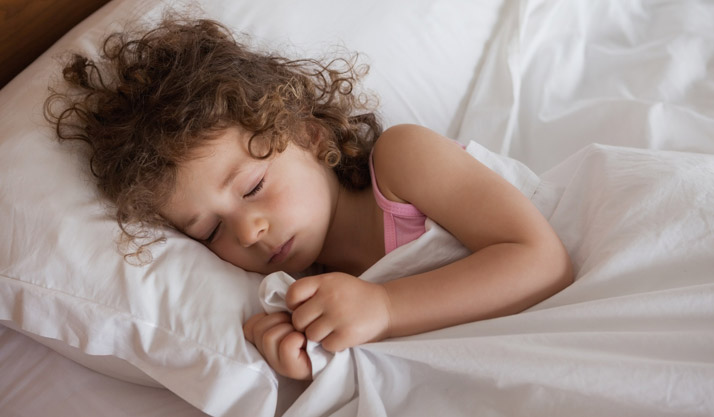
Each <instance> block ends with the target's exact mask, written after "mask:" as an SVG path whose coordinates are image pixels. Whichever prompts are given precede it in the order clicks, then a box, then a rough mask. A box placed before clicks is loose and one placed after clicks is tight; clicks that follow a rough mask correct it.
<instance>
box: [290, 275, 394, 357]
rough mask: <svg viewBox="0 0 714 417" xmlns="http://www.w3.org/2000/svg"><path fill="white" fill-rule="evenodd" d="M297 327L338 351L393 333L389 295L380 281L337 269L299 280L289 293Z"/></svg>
mask: <svg viewBox="0 0 714 417" xmlns="http://www.w3.org/2000/svg"><path fill="white" fill-rule="evenodd" d="M285 301H286V303H287V306H288V308H290V309H291V310H293V316H292V324H293V326H294V327H295V330H297V331H301V332H304V333H305V336H307V338H308V339H310V340H313V341H316V342H320V343H322V347H323V348H325V349H326V350H328V351H330V352H337V351H340V350H343V349H347V348H349V347H352V346H356V345H359V344H361V343H366V342H370V341H376V340H381V339H384V338H385V337H387V336H388V333H389V323H390V316H389V314H390V313H389V296H388V295H387V290H386V289H385V288H384V287H383V286H382V285H379V284H373V283H370V282H366V281H362V280H361V279H359V278H356V277H354V276H352V275H348V274H344V273H340V272H336V273H328V274H322V275H314V276H311V277H306V278H302V279H299V280H297V281H295V282H294V283H293V284H292V285H291V286H290V288H288V292H287V295H286V297H285Z"/></svg>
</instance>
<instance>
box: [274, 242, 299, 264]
mask: <svg viewBox="0 0 714 417" xmlns="http://www.w3.org/2000/svg"><path fill="white" fill-rule="evenodd" d="M294 239H295V237H291V238H290V239H289V240H288V241H287V242H285V243H283V244H282V245H281V246H280V247H279V248H278V249H277V250H276V251H275V252H273V255H272V256H271V257H270V259H269V260H268V263H269V264H275V263H279V262H282V261H284V260H285V258H287V256H288V254H290V249H291V248H292V246H293V240H294Z"/></svg>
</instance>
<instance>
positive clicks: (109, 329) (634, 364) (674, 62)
mask: <svg viewBox="0 0 714 417" xmlns="http://www.w3.org/2000/svg"><path fill="white" fill-rule="evenodd" d="M49 3H50V2H42V1H33V2H28V3H27V4H28V5H32V7H36V8H35V9H32V8H31V7H30V8H26V9H23V8H21V7H20V6H18V4H20V3H17V2H14V3H13V2H4V4H2V3H0V5H2V7H3V8H2V9H0V10H1V11H2V12H3V13H4V15H3V16H2V18H3V19H6V20H7V19H11V18H15V19H16V20H15V21H13V23H12V25H13V26H12V28H18V27H26V25H24V24H23V22H20V23H18V21H17V19H20V20H22V19H26V20H27V21H28V22H35V24H34V25H31V26H29V27H33V28H34V29H33V30H34V31H36V32H37V33H36V34H34V33H29V35H27V36H29V37H30V38H32V37H33V36H36V37H37V39H39V40H42V42H46V41H45V40H44V39H46V38H47V36H50V35H48V34H47V31H46V30H44V28H43V27H44V26H45V25H38V24H37V22H36V19H35V18H36V15H35V14H33V13H35V12H27V10H42V13H43V14H42V15H43V16H47V15H50V16H51V15H52V13H57V15H60V14H62V7H63V6H62V5H61V4H62V2H56V3H55V5H54V6H53V5H50V4H49ZM99 3H101V2H97V1H85V2H81V1H80V2H73V3H72V4H75V5H77V9H74V10H76V11H77V12H76V14H75V15H76V18H77V19H80V17H82V13H89V12H91V11H92V10H95V9H96V8H97V7H98V6H99ZM84 6H86V7H84ZM52 7H55V9H52ZM45 8H49V9H45ZM167 8H171V9H173V10H178V11H183V12H186V13H192V14H194V15H197V16H205V17H210V18H215V19H218V20H220V21H222V22H224V23H225V24H227V25H229V26H230V27H231V28H233V29H234V30H235V31H236V33H237V34H238V36H249V38H247V37H246V38H244V39H249V40H250V42H251V43H252V44H254V45H256V46H257V47H261V48H266V49H271V50H278V51H280V52H281V53H284V54H287V55H291V56H311V57H320V56H322V55H324V54H325V53H333V52H335V51H337V52H338V53H339V52H340V51H345V50H347V51H357V52H359V53H360V54H361V58H360V59H361V61H362V62H364V63H366V64H369V65H370V68H371V70H370V74H369V75H368V76H367V78H366V80H365V85H364V88H365V89H367V90H369V91H374V92H376V93H377V94H378V95H379V97H380V113H381V115H382V116H383V119H384V123H385V125H386V126H390V125H393V124H398V123H418V124H422V125H425V126H427V127H430V128H431V129H434V130H436V131H438V132H440V133H442V134H445V135H447V136H449V137H451V138H454V139H456V140H458V141H460V142H461V143H463V144H464V145H465V146H466V149H467V151H469V152H470V153H471V154H472V155H473V156H474V157H475V158H478V159H479V160H481V161H483V162H485V163H487V164H489V165H490V166H491V167H492V168H493V169H494V170H496V171H497V172H499V173H500V174H501V175H503V176H504V177H505V178H506V179H508V180H509V181H511V182H512V183H514V184H516V185H517V186H518V187H519V188H520V189H521V190H522V191H523V192H524V193H526V194H528V195H529V196H530V197H532V199H533V200H534V202H536V204H537V206H538V208H539V209H540V210H541V211H542V212H543V213H544V215H546V217H547V218H548V219H549V221H550V222H551V224H552V225H553V227H554V228H555V229H556V231H557V232H558V233H559V235H560V237H561V239H562V240H563V242H564V243H565V245H566V247H567V248H568V251H569V253H570V255H571V257H572V259H573V262H574V265H575V268H576V280H575V283H574V284H573V285H571V286H570V287H568V288H567V289H565V290H564V291H562V292H560V293H558V294H556V295H555V296H553V297H551V298H549V299H548V300H545V301H543V302H542V303H539V304H538V305H536V306H534V307H532V308H530V309H528V310H526V311H525V312H523V313H520V314H517V315H513V316H507V317H501V318H497V319H492V320H486V321H481V322H475V323H468V324H464V325H461V326H455V327H453V328H448V329H442V330H439V331H435V332H429V333H425V334H422V335H416V336H412V337H407V338H399V339H391V340H386V341H383V342H380V343H372V344H367V345H363V346H359V347H355V348H352V349H349V350H346V351H343V352H339V353H337V354H329V353H327V352H325V351H323V350H321V348H320V347H319V346H316V345H311V346H309V351H310V355H311V359H312V360H313V365H314V368H315V369H314V381H313V382H312V383H310V384H306V383H302V382H295V381H290V380H287V379H284V378H281V377H279V376H278V375H276V374H275V373H274V372H273V371H272V370H271V369H270V368H269V367H268V366H267V364H266V363H265V361H263V360H262V358H261V357H260V355H259V354H258V352H257V351H256V350H255V349H254V348H253V347H252V346H251V345H250V344H248V343H247V342H246V341H245V339H244V338H243V335H242V330H241V324H242V322H243V321H244V320H245V318H247V317H249V316H250V315H252V314H254V313H256V312H258V311H263V310H271V309H272V310H275V309H281V308H283V307H284V306H283V303H282V297H283V296H284V292H285V288H286V286H287V285H289V282H290V278H289V277H285V276H281V275H271V276H269V277H263V276H260V275H258V274H252V273H247V272H244V271H241V270H239V269H238V268H236V267H234V266H232V265H228V264H226V263H225V262H223V261H221V260H220V259H218V258H217V257H215V256H214V255H213V254H212V253H210V252H209V251H208V250H207V249H205V248H204V247H202V246H201V245H200V244H198V243H197V242H194V241H192V240H190V239H187V238H184V237H182V236H180V235H178V234H177V233H175V232H172V231H170V230H169V231H166V233H167V235H168V240H167V242H166V243H164V244H161V245H159V246H158V247H156V248H154V250H153V251H152V254H153V256H154V260H153V262H151V263H150V264H148V265H139V266H137V265H130V264H127V263H126V262H124V260H123V258H122V256H121V254H120V253H119V251H118V249H117V236H118V228H117V225H116V222H115V221H114V219H113V218H112V216H111V207H108V205H107V204H106V203H105V202H103V201H102V200H101V198H99V197H98V195H97V192H96V191H95V190H94V189H93V184H92V178H91V175H89V173H88V172H87V170H86V168H84V166H83V164H82V161H81V159H80V158H79V157H77V152H76V149H75V148H73V146H72V145H60V144H58V143H57V142H56V141H54V140H53V137H54V136H53V131H52V130H51V128H50V127H49V125H48V123H47V122H46V121H45V120H44V118H43V115H42V114H43V113H42V109H43V102H44V99H45V97H46V96H47V93H48V90H47V88H48V85H55V84H56V82H57V79H58V76H59V75H58V74H59V68H60V65H61V62H62V59H63V57H64V56H66V55H65V54H66V52H67V51H79V50H81V51H84V52H86V53H90V54H93V53H96V51H97V46H98V42H99V39H101V38H102V37H103V36H105V35H107V34H109V33H111V32H112V31H115V30H120V29H122V28H126V27H133V26H132V25H136V24H140V23H141V22H151V21H155V20H157V19H159V18H160V17H161V15H162V13H163V12H164V11H165V10H166V9H167ZM18 10H24V12H22V13H20V12H18ZM37 13H39V12H37ZM7 21H10V20H7ZM10 27H11V26H10V25H7V26H5V28H10ZM5 28H3V30H6V29H5ZM13 31H15V32H16V29H13ZM244 34H246V35H244ZM15 35H16V36H17V35H18V33H15ZM19 36H20V37H21V38H22V39H23V40H22V42H29V43H27V44H28V45H29V44H32V42H33V39H30V40H27V39H24V37H25V34H24V33H20V34H19ZM6 39H12V38H11V37H10V36H9V35H8V34H7V33H4V34H2V40H3V41H4V43H3V44H2V48H3V49H6V48H15V49H17V48H18V45H25V43H22V44H20V43H18V42H20V41H19V40H16V41H12V40H11V41H5V40H6ZM15 39H18V38H15ZM38 42H39V41H38ZM713 45H714V3H712V2H710V1H708V0H602V1H590V0H520V1H518V0H417V1H413V0H390V1H381V0H365V1H362V2H350V1H346V0H339V1H336V0H332V1H328V0H305V1H301V2H291V1H288V0H264V1H260V2H257V1H249V0H200V1H191V2H178V1H176V2H171V1H164V0H149V1H145V0H112V1H109V2H106V4H104V5H103V6H102V7H101V8H100V9H99V10H97V11H95V12H94V13H92V14H91V15H90V16H89V17H87V18H86V19H84V20H82V21H81V22H77V24H76V25H75V26H74V27H73V28H72V29H71V30H69V31H68V32H67V33H66V34H64V36H62V37H61V39H59V40H58V41H57V42H56V43H54V44H53V45H52V46H51V47H50V48H49V49H48V50H46V51H45V52H44V53H43V54H42V55H41V56H39V57H37V58H36V59H35V60H34V62H32V64H30V65H29V66H27V67H26V68H24V70H22V71H21V72H20V73H19V74H18V75H17V76H14V78H12V80H11V81H10V82H9V83H7V84H6V85H5V86H4V87H3V88H2V90H0V132H3V133H2V134H1V135H0V232H2V237H3V238H2V239H0V414H1V415H3V416H5V415H7V416H23V417H25V416H26V417H30V416H38V415H51V416H59V417H61V416H83V415H86V416H94V415H102V416H109V417H114V416H129V415H130V416H142V417H143V416H154V417H161V416H172V417H173V416H203V415H210V416H273V415H284V416H355V415H359V416H432V415H448V416H452V415H480V416H514V415H529V416H558V415H577V416H602V415H616V416H648V417H650V416H674V415H676V416H711V415H714V273H713V272H712V271H714V46H713ZM2 56H14V55H12V53H11V52H7V51H5V50H4V51H3V55H2ZM5 71H6V74H3V76H5V79H10V78H11V77H13V75H14V72H12V71H13V70H12V68H10V66H8V67H7V68H6V69H5ZM8 71H9V72H8ZM463 250H464V248H463V247H461V246H460V245H459V244H458V242H455V241H454V239H453V238H452V237H451V236H450V235H448V233H446V232H444V231H443V230H442V229H440V227H439V226H438V225H437V224H434V223H429V224H428V231H427V233H426V234H425V235H424V236H422V237H421V238H419V239H417V240H416V241H415V242H412V243H411V244H409V245H406V246H404V247H402V248H399V249H398V250H396V251H394V252H392V253H390V255H389V256H387V257H385V258H384V259H382V260H380V261H379V262H378V263H377V264H375V266H374V267H372V268H370V269H369V270H368V271H366V272H365V274H364V275H363V276H362V278H363V279H367V280H374V281H379V280H386V279H390V278H391V277H393V276H396V275H397V274H399V273H404V272H405V271H409V270H419V269H424V268H430V267H433V266H434V265H438V264H439V263H443V262H447V261H448V260H450V259H452V258H454V257H458V256H461V255H462V254H463Z"/></svg>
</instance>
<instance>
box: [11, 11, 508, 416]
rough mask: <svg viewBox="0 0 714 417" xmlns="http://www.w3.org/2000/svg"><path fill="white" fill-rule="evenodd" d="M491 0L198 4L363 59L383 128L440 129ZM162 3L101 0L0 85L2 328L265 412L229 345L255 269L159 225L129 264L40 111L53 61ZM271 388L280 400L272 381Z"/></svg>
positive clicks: (114, 230)
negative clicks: (142, 261)
mask: <svg viewBox="0 0 714 417" xmlns="http://www.w3.org/2000/svg"><path fill="white" fill-rule="evenodd" d="M501 3H502V0H488V1H478V2H476V1H470V0H468V1H466V0H447V1H439V2H436V1H417V2H414V1H410V0H394V1H388V2H384V1H381V0H371V1H364V2H352V1H347V0H342V1H335V0H329V1H328V0H309V1H301V2H292V1H288V0H283V1H279V0H272V1H260V2H257V1H249V0H244V1H235V0H214V1H208V0H206V1H204V2H202V3H201V5H202V7H203V9H204V10H205V11H206V13H207V15H208V17H214V18H218V19H219V20H221V21H222V22H224V23H226V24H228V25H229V26H231V27H232V28H234V29H235V30H236V31H237V32H246V33H250V34H252V35H253V36H254V39H255V41H256V42H257V43H258V44H267V45H271V46H276V47H279V48H281V49H282V50H285V51H287V52H306V53H307V52H309V53H313V52H314V53H315V56H318V55H322V54H324V52H325V51H326V50H328V49H330V48H332V47H333V46H334V45H343V46H344V47H345V48H346V49H348V50H351V51H358V52H361V53H363V54H364V57H365V60H366V62H367V63H369V64H371V66H372V72H371V74H370V76H369V77H368V79H367V82H366V85H367V87H369V88H371V89H374V90H376V91H377V92H378V94H379V96H380V97H381V102H382V104H383V112H384V116H385V119H386V124H387V125H389V124H393V123H402V122H411V123H421V124H424V125H427V126H429V127H431V128H433V129H435V130H438V131H440V132H442V133H449V131H450V130H453V129H454V127H455V126H458V125H459V124H460V113H461V108H462V106H463V104H462V103H464V102H465V98H466V95H467V94H468V90H469V88H468V87H469V85H470V84H471V83H472V78H473V77H474V76H475V74H476V71H477V67H478V63H479V59H480V56H481V52H482V51H483V48H484V45H485V44H486V42H487V41H488V39H489V36H490V33H491V32H492V29H493V26H494V24H495V22H496V19H497V17H498V13H499V10H500V6H501ZM164 4H165V2H162V1H159V0H154V1H149V2H146V1H143V0H115V1H113V2H111V3H109V4H107V5H106V6H105V7H104V8H102V9H101V10H100V11H98V12H97V13H95V14H94V15H93V16H92V17H90V18H89V19H87V20H86V21H85V22H83V23H82V24H80V25H79V26H77V27H76V28H75V29H73V30H72V31H71V32H70V33H69V34H68V35H67V36H65V37H64V38H63V39H62V40H61V41H59V42H58V43H57V44H56V45H55V46H53V48H52V49H50V51H48V52H47V53H45V55H43V56H42V57H40V58H39V59H38V60H37V61H36V62H35V63H34V64H33V65H31V66H30V67H28V68H27V69H26V70H25V71H24V72H23V73H21V74H20V75H19V76H18V77H16V79H14V80H13V81H12V82H11V83H10V84H8V85H7V86H6V87H5V88H4V89H3V90H2V91H0V131H2V132H3V134H2V135H1V136H0V230H2V232H3V239H1V240H0V322H1V323H3V324H4V325H6V326H8V327H11V328H13V329H16V330H18V331H21V332H22V333H25V334H28V335H30V336H31V337H33V338H34V339H35V340H38V341H39V342H40V343H43V344H45V345H48V346H49V347H51V348H53V349H56V350H58V351H59V352H61V353H63V354H65V355H67V356H69V357H70V358H72V359H74V360H76V361H78V362H80V363H82V364H84V365H86V366H88V367H90V368H92V369H95V370H97V371H99V372H103V373H106V374H109V375H112V376H116V377H119V378H122V379H126V380H129V381H134V382H139V383H144V384H147V385H162V386H165V387H167V388H169V389H170V390H172V391H174V392H175V393H176V394H178V395H179V396H181V397H182V398H184V399H185V400H187V401H188V402H190V403H191V404H193V405H195V406H197V407H198V408H200V409H202V410H203V411H205V412H207V413H209V414H212V415H224V414H227V413H238V414H240V415H255V416H258V415H271V416H272V415H273V414H274V411H275V407H276V403H277V395H278V388H277V387H278V379H277V377H276V375H275V374H274V372H273V371H272V370H271V369H270V368H269V367H268V366H267V364H266V363H265V361H264V360H263V359H262V358H261V357H260V355H259V354H258V352H257V351H256V350H255V349H254V348H253V347H252V346H251V345H249V344H247V343H246V342H245V340H244V338H243V334H242V330H241V326H242V322H243V321H244V320H245V319H246V318H247V317H249V316H250V315H252V314H254V313H256V312H258V311H261V307H260V304H259V301H258V298H257V292H258V284H259V282H260V278H261V276H259V275H257V274H252V273H246V272H244V271H242V270H240V269H239V268H237V267H235V266H233V265H230V264H228V263H226V262H223V261H222V260H220V259H219V258H218V257H216V256H215V255H214V254H213V253H211V252H210V251H208V250H207V249H206V248H205V247H203V246H202V245H200V244H198V243H197V242H195V241H193V240H191V239H188V238H186V237H184V236H182V235H180V234H178V233H175V232H171V231H168V232H167V234H168V241H167V242H166V243H165V244H161V245H155V246H154V247H153V248H152V254H153V257H154V261H153V262H152V263H151V264H149V265H146V266H143V267H135V266H131V265H129V264H127V263H126V262H125V261H124V259H123V258H122V256H121V254H120V252H119V251H118V250H117V247H116V239H117V237H118V236H119V230H118V227H117V224H116V221H115V219H114V218H113V217H112V210H111V209H110V208H108V207H107V205H106V204H105V203H104V202H103V201H102V200H101V199H100V198H99V196H98V192H97V191H96V190H95V187H94V183H93V180H92V177H91V175H90V174H89V172H88V169H87V168H86V165H87V164H86V162H85V161H84V160H83V159H82V157H80V156H79V154H78V152H77V149H78V148H77V146H78V145H76V144H63V145H60V144H58V143H57V142H56V141H55V140H54V132H53V131H52V130H51V128H50V126H49V124H48V123H47V122H46V121H45V120H44V118H43V116H42V106H43V102H44V100H45V98H46V96H47V94H48V92H47V85H48V82H50V80H57V79H59V74H60V72H59V71H60V66H59V64H58V63H57V61H56V60H55V59H54V58H56V57H58V56H61V54H62V53H63V52H65V51H67V50H68V49H71V50H83V51H86V52H88V53H91V54H93V53H94V51H96V47H97V45H98V43H99V40H100V39H101V38H103V37H104V36H105V35H106V34H108V33H110V32H112V31H114V30H117V29H120V28H121V25H120V23H122V22H126V21H131V20H136V19H140V18H151V19H157V18H158V17H159V16H160V15H161V12H162V7H163V6H164ZM281 395H283V393H282V390H281Z"/></svg>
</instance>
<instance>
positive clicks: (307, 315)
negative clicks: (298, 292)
mask: <svg viewBox="0 0 714 417" xmlns="http://www.w3.org/2000/svg"><path fill="white" fill-rule="evenodd" d="M322 313H323V306H322V304H321V303H318V302H314V299H311V300H308V301H306V302H304V303H302V304H300V306H298V307H297V308H296V309H295V310H294V311H293V314H292V322H293V327H295V330H297V331H299V332H303V331H305V329H306V328H307V327H308V326H309V325H310V323H312V322H314V321H315V320H317V319H318V318H320V316H321V315H322Z"/></svg>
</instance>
